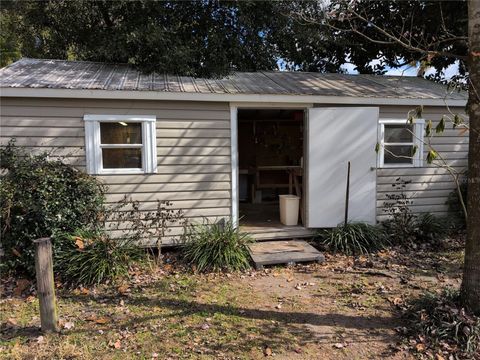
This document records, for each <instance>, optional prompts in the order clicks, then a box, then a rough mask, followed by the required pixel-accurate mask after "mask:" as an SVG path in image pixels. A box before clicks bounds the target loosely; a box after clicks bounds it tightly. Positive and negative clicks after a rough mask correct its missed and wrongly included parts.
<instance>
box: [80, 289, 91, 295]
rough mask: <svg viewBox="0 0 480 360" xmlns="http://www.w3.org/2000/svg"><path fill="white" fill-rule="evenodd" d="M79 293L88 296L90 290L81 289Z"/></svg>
mask: <svg viewBox="0 0 480 360" xmlns="http://www.w3.org/2000/svg"><path fill="white" fill-rule="evenodd" d="M80 292H81V293H82V295H88V294H90V290H88V289H87V288H84V287H82V288H81V289H80Z"/></svg>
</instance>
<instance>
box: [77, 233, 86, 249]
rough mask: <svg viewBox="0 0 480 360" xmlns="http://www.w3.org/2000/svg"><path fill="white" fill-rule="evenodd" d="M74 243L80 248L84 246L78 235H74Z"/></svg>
mask: <svg viewBox="0 0 480 360" xmlns="http://www.w3.org/2000/svg"><path fill="white" fill-rule="evenodd" d="M75 245H77V247H78V248H79V249H80V250H83V249H84V248H85V243H84V242H83V239H82V238H81V237H80V236H76V237H75Z"/></svg>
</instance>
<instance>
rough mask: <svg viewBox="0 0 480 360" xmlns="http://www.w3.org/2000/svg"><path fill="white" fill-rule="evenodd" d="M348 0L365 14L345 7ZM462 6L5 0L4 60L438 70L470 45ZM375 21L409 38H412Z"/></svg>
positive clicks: (202, 71)
mask: <svg viewBox="0 0 480 360" xmlns="http://www.w3.org/2000/svg"><path fill="white" fill-rule="evenodd" d="M352 4H353V5H352ZM345 6H350V7H352V6H353V7H354V9H355V11H357V12H358V14H359V15H361V16H363V17H364V18H360V17H356V18H351V17H350V18H346V17H344V16H343V15H342V14H344V12H343V10H342V9H343V8H344V7H345ZM466 11H467V10H466V2H464V1H460V2H458V1H441V2H438V1H418V0H417V1H414V0H411V1H356V2H353V3H352V2H350V1H349V2H346V1H344V0H332V1H329V2H322V1H301V0H294V1H220V0H204V1H147V0H139V1H127V0H118V1H88V0H71V1H68V0H59V1H54V0H49V1H41V2H40V1H4V2H3V3H2V10H1V12H2V14H1V15H2V16H1V21H0V25H1V27H2V34H1V35H0V46H1V52H2V59H1V60H2V65H5V64H7V63H9V62H11V61H13V60H16V59H18V58H19V57H21V56H26V57H36V58H55V59H72V60H91V61H102V62H120V63H130V64H132V65H133V66H135V67H137V68H139V69H141V70H143V71H145V72H150V71H153V70H157V71H160V72H168V73H176V74H186V75H193V76H217V75H224V74H226V73H228V72H230V71H235V70H236V71H257V70H273V69H277V67H278V65H277V63H278V62H281V63H282V66H284V67H285V68H287V69H289V70H297V71H328V72H338V71H342V65H343V64H345V63H347V62H350V63H352V64H354V65H355V66H356V67H357V70H358V71H359V72H361V73H384V72H385V71H386V70H387V69H388V68H390V67H400V66H402V65H404V64H405V63H412V62H413V63H418V62H421V63H422V64H423V65H426V66H433V67H435V69H436V70H437V73H438V77H439V78H440V77H441V71H442V70H443V69H445V68H446V67H447V66H448V65H450V64H452V63H454V62H455V61H456V59H458V57H457V58H453V57H451V56H447V55H448V54H447V53H455V54H456V55H460V56H464V55H465V52H466V42H465V39H466V31H467V30H466V29H467V27H466V26H467V23H466ZM373 24H379V25H382V27H383V28H387V29H390V30H391V31H392V33H393V34H395V35H398V36H400V38H402V39H403V40H405V41H407V42H408V41H410V42H411V45H412V46H411V48H410V49H406V48H405V47H404V46H401V44H398V43H395V42H394V41H392V39H390V38H389V37H388V35H386V34H379V33H378V32H377V31H376V29H375V27H374V26H373ZM352 27H353V29H357V30H358V31H357V32H356V31H352ZM365 36H370V37H371V38H372V39H374V40H375V41H367V39H366V38H365ZM415 45H422V48H424V47H425V45H428V46H429V47H430V49H431V50H432V51H431V52H430V53H428V54H426V53H425V52H421V51H417V50H416V48H415ZM435 51H436V53H434V52H435ZM433 54H437V55H438V56H437V55H436V56H432V55H433ZM442 54H443V55H442ZM460 72H461V73H464V72H465V65H464V62H463V61H460Z"/></svg>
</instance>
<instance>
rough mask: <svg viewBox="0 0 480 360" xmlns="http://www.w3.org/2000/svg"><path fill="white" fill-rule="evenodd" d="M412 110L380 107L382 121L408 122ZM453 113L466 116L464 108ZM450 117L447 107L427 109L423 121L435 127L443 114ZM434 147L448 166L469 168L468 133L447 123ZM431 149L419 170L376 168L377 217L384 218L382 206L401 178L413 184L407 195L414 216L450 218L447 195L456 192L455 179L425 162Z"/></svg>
mask: <svg viewBox="0 0 480 360" xmlns="http://www.w3.org/2000/svg"><path fill="white" fill-rule="evenodd" d="M411 109H413V107H407V106H383V107H380V118H398V119H407V113H408V111H409V110H411ZM450 111H452V112H453V113H459V114H464V113H465V110H464V109H463V108H451V109H450ZM445 114H448V109H447V108H446V107H428V108H425V109H424V112H423V118H424V119H425V120H426V121H427V120H432V122H433V125H434V126H436V125H437V124H438V122H439V121H440V119H441V118H442V115H445ZM431 144H432V147H433V148H434V149H435V150H436V151H437V152H438V153H439V154H440V155H441V156H442V157H444V158H445V159H446V160H447V162H448V164H449V165H450V166H451V167H452V168H453V169H455V170H456V171H458V172H462V171H464V170H465V169H466V167H467V158H468V132H465V131H464V130H462V129H455V130H453V129H452V125H451V124H450V123H447V125H446V130H445V132H444V133H443V134H434V135H433V138H432V141H431ZM428 150H429V149H428V147H427V146H425V148H424V154H423V159H424V161H423V167H420V168H419V167H417V168H402V167H397V168H388V169H387V168H384V169H377V218H378V220H382V219H384V218H385V213H384V212H383V204H384V202H385V201H386V200H387V197H386V195H387V194H392V193H395V191H394V190H392V189H393V187H392V184H393V183H395V180H396V179H397V178H398V177H400V178H402V179H403V180H407V181H411V183H410V184H408V185H407V187H406V189H405V193H406V195H407V196H408V197H409V198H411V200H412V205H411V209H412V210H413V211H414V212H415V213H422V212H430V213H433V214H435V215H447V210H448V206H447V205H446V201H447V199H448V195H449V194H450V193H451V192H452V191H453V190H455V183H454V181H453V178H452V176H451V175H450V174H449V173H448V171H447V170H446V169H444V168H440V167H438V166H435V164H432V165H429V164H427V161H426V156H427V152H428Z"/></svg>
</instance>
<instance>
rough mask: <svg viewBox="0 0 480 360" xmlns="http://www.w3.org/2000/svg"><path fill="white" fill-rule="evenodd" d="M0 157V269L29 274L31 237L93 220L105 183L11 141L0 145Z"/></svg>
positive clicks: (100, 209) (99, 209) (100, 210)
mask: <svg viewBox="0 0 480 360" xmlns="http://www.w3.org/2000/svg"><path fill="white" fill-rule="evenodd" d="M0 159H1V170H2V177H1V182H0V207H1V209H0V222H1V224H2V229H1V230H2V232H1V247H2V249H3V251H4V256H3V257H2V259H1V261H0V263H1V267H2V269H0V270H2V271H5V270H6V271H9V270H13V271H19V272H26V273H30V274H32V273H33V270H34V257H33V255H34V246H33V242H32V240H34V239H36V238H40V237H47V236H51V235H52V234H55V232H58V231H62V232H72V231H74V230H75V229H76V228H83V227H86V226H89V225H92V226H94V225H95V224H97V223H98V218H99V216H101V214H103V211H104V190H105V189H104V187H103V186H102V185H101V184H100V183H99V182H98V181H97V180H96V179H95V178H93V177H91V176H89V175H86V174H84V173H82V172H80V171H77V170H76V169H74V168H73V167H71V166H68V165H66V164H64V163H62V162H61V161H60V160H49V158H48V156H47V154H42V155H28V154H26V153H24V152H23V151H22V150H20V149H19V148H17V147H15V146H14V143H13V142H11V143H10V144H9V145H8V146H6V147H4V148H2V149H0Z"/></svg>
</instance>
